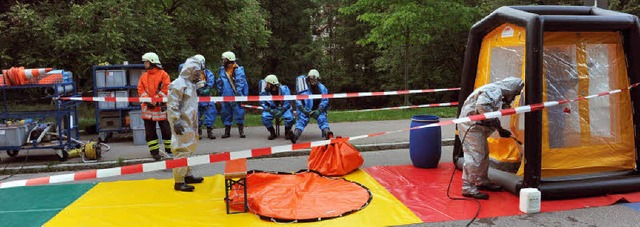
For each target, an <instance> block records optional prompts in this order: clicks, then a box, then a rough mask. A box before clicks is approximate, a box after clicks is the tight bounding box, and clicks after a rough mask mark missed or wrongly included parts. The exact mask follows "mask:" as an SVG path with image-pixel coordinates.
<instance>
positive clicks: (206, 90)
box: [198, 88, 211, 96]
mask: <svg viewBox="0 0 640 227" xmlns="http://www.w3.org/2000/svg"><path fill="white" fill-rule="evenodd" d="M210 93H211V89H209V88H203V89H198V95H204V96H209V94H210Z"/></svg>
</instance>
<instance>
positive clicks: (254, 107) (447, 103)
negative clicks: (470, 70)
mask: <svg viewBox="0 0 640 227" xmlns="http://www.w3.org/2000/svg"><path fill="white" fill-rule="evenodd" d="M457 105H458V102H443V103H434V104H422V105H412V106H397V107H386V108H377V109H364V110H347V111H340V112H339V113H355V112H370V111H379V110H402V109H415V108H426V107H441V106H457ZM242 107H244V108H249V109H256V110H262V109H264V108H262V106H254V105H249V104H242Z"/></svg>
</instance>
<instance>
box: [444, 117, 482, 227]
mask: <svg viewBox="0 0 640 227" xmlns="http://www.w3.org/2000/svg"><path fill="white" fill-rule="evenodd" d="M473 127H476V124H473V125H471V127H469V128H468V129H467V131H466V132H465V133H464V136H463V137H462V140H460V144H461V146H462V145H464V140H465V139H466V138H467V134H468V133H469V130H471V128H473ZM460 150H462V149H460ZM459 154H460V153H456V154H455V155H454V157H458V155H459ZM457 160H458V159H457V158H454V160H453V171H451V178H450V179H449V185H448V186H447V197H449V199H451V200H467V201H475V202H476V203H478V210H477V211H476V214H475V215H474V216H473V219H471V221H469V223H467V225H466V226H470V225H471V223H473V221H475V220H476V218H478V215H479V214H480V208H481V204H480V201H478V200H477V199H473V198H465V197H451V195H449V191H450V190H451V183H452V182H453V176H454V175H455V173H456V162H457Z"/></svg>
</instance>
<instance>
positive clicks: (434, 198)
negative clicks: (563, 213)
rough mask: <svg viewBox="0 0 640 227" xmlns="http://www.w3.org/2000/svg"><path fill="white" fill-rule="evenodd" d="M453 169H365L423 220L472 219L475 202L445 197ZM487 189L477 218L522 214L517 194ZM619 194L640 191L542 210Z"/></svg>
mask: <svg viewBox="0 0 640 227" xmlns="http://www.w3.org/2000/svg"><path fill="white" fill-rule="evenodd" d="M452 169H453V164H452V163H440V165H439V166H438V168H436V169H421V168H416V167H414V166H411V165H407V166H375V167H369V168H366V169H365V170H366V171H367V172H368V173H369V174H370V175H371V176H372V177H373V178H375V179H376V180H377V181H378V182H379V183H380V184H381V185H382V186H384V187H385V188H386V189H387V190H388V191H389V192H391V194H393V195H394V196H396V198H398V199H399V200H400V201H402V203H404V205H405V206H407V207H409V209H411V211H413V213H415V214H416V215H417V216H418V217H420V219H422V221H424V222H442V221H452V220H467V219H471V218H473V216H474V215H475V213H476V211H477V209H478V205H477V203H476V202H474V201H459V200H451V199H449V198H447V185H448V184H449V179H450V178H451V171H452ZM461 175H462V172H461V171H460V170H456V173H455V176H454V177H453V183H452V185H451V196H452V197H462V192H461V184H462V179H461ZM487 193H488V194H489V196H490V197H489V200H479V201H480V203H481V204H482V207H481V209H480V214H479V215H478V217H479V218H488V217H497V216H511V215H519V214H523V213H522V212H520V210H519V209H518V207H519V204H520V202H519V201H520V200H519V198H518V197H517V196H516V195H514V194H512V193H511V192H507V191H502V192H487ZM622 198H624V199H626V200H627V201H629V202H640V192H635V193H627V194H617V195H606V196H598V197H589V198H580V199H569V200H553V201H542V205H541V212H550V211H560V210H573V209H579V208H586V207H594V206H606V205H611V204H614V203H615V202H616V201H618V200H620V199H622Z"/></svg>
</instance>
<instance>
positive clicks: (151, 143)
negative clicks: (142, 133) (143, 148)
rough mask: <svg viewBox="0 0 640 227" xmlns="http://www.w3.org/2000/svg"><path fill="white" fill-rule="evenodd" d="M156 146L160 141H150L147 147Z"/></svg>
mask: <svg viewBox="0 0 640 227" xmlns="http://www.w3.org/2000/svg"><path fill="white" fill-rule="evenodd" d="M156 144H158V140H157V139H155V140H150V141H149V142H147V145H149V146H153V145H156Z"/></svg>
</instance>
